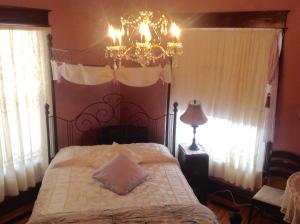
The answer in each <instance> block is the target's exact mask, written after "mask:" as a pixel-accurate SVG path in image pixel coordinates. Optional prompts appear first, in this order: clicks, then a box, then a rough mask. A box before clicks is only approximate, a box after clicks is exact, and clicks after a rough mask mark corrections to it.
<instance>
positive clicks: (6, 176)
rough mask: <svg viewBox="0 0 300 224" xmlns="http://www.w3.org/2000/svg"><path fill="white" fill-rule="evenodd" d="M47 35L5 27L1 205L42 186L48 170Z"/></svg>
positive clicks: (1, 45) (0, 31)
mask: <svg viewBox="0 0 300 224" xmlns="http://www.w3.org/2000/svg"><path fill="white" fill-rule="evenodd" d="M48 33H49V30H48V29H43V28H25V29H22V28H17V27H0V201H3V200H4V197H5V196H6V195H8V196H14V195H17V194H18V193H19V191H24V190H26V189H27V188H28V187H32V186H34V185H35V183H36V182H38V181H41V179H42V177H43V173H44V171H45V168H46V167H47V165H48V161H47V140H46V131H45V126H46V125H45V116H44V104H45V103H46V102H48V103H49V102H50V100H49V99H50V83H51V82H50V75H49V58H48V47H47V34H48Z"/></svg>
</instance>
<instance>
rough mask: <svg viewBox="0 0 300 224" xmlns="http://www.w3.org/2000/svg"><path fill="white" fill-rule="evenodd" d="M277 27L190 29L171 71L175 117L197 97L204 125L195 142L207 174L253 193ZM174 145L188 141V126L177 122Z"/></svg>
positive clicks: (259, 170)
mask: <svg viewBox="0 0 300 224" xmlns="http://www.w3.org/2000/svg"><path fill="white" fill-rule="evenodd" d="M279 34H280V30H275V29H189V30H184V31H183V35H182V39H183V44H184V55H183V56H181V57H179V58H178V59H177V67H176V68H175V69H174V77H173V79H174V80H173V83H172V91H171V100H172V102H174V101H177V102H179V106H180V107H179V115H180V114H181V113H182V112H183V111H184V110H185V109H186V107H187V104H188V102H189V101H190V100H193V99H197V100H200V101H201V102H202V106H203V109H204V111H205V112H206V115H207V116H208V122H207V123H206V124H205V125H202V126H199V128H198V129H197V141H198V143H200V144H202V145H203V146H204V147H205V149H206V150H207V151H208V153H209V156H210V167H209V173H210V175H211V176H215V177H220V178H223V179H225V180H226V181H229V182H231V183H233V184H235V185H238V186H242V187H244V188H249V189H253V188H255V187H256V186H259V185H260V184H261V183H260V182H261V178H260V177H261V174H262V166H263V159H264V149H265V143H264V141H263V138H264V128H263V127H264V103H265V102H264V100H265V98H264V96H265V87H266V83H267V78H268V77H267V76H268V62H269V57H270V51H271V47H272V42H273V39H274V37H276V36H277V35H279ZM177 130H178V133H177V142H178V143H180V142H191V141H192V128H191V127H190V126H188V125H186V124H183V123H182V122H178V129H177Z"/></svg>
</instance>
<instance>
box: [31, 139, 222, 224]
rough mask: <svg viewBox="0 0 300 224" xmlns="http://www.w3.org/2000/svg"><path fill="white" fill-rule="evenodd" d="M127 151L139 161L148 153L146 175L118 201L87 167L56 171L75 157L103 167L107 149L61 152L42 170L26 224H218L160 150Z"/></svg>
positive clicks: (142, 147)
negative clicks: (140, 182) (144, 179)
mask: <svg viewBox="0 0 300 224" xmlns="http://www.w3.org/2000/svg"><path fill="white" fill-rule="evenodd" d="M127 146H128V147H129V148H131V149H132V150H133V151H135V152H137V153H140V155H141V156H145V154H147V156H146V157H147V159H146V160H144V162H142V164H141V166H142V167H143V168H144V169H146V170H147V172H148V173H149V176H148V178H147V180H146V181H145V182H144V183H142V184H141V185H139V186H138V187H136V188H135V189H134V190H133V191H132V192H130V193H129V194H127V195H124V196H120V195H117V194H115V193H113V192H111V191H109V190H107V189H105V188H103V187H102V186H101V184H100V183H99V182H98V181H96V180H94V179H93V178H92V177H91V175H92V173H93V171H94V169H95V168H94V167H93V166H89V163H88V162H87V163H70V164H68V165H66V166H61V167H59V168H54V165H55V164H58V163H60V162H64V161H68V160H70V159H74V158H75V159H76V158H82V159H83V160H88V159H87V158H93V160H92V161H93V163H95V158H99V165H101V164H103V163H104V162H105V161H106V162H107V158H110V157H111V156H109V155H110V150H109V147H110V146H108V145H103V146H84V147H68V148H65V149H63V150H62V151H60V152H59V153H58V154H57V156H56V158H55V159H54V160H53V162H52V163H51V164H50V166H49V168H48V169H47V171H46V174H45V176H44V179H43V183H42V186H41V189H40V192H39V195H38V198H37V200H36V203H35V206H34V209H33V213H32V216H31V218H30V220H29V222H28V223H30V224H35V223H218V222H217V220H216V217H215V215H214V214H213V212H211V211H210V210H209V209H208V208H207V207H205V206H203V205H201V204H200V203H199V202H198V200H197V198H196V197H195V195H194V193H193V192H192V190H191V188H190V187H189V185H188V183H187V181H186V179H185V178H184V176H183V174H182V172H181V171H180V168H179V167H178V164H177V163H176V162H175V161H174V159H172V157H171V156H170V160H168V155H167V154H164V153H165V152H164V150H165V149H163V146H160V145H158V144H130V145H127ZM139 149H140V150H139ZM146 149H147V150H146ZM143 150H144V151H143ZM149 150H150V151H151V150H152V152H153V153H154V154H153V153H152V157H151V155H150V154H151V152H149ZM146 151H147V152H146ZM160 151H161V152H160ZM144 152H145V154H144ZM154 155H156V156H154ZM100 158H101V159H102V160H101V159H100ZM149 158H151V159H149ZM155 158H157V161H155V160H156V159H155ZM120 175H121V174H120Z"/></svg>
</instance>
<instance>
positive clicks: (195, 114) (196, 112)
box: [180, 100, 207, 126]
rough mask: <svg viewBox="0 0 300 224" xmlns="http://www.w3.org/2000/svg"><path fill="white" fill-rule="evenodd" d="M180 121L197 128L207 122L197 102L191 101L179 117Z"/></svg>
mask: <svg viewBox="0 0 300 224" xmlns="http://www.w3.org/2000/svg"><path fill="white" fill-rule="evenodd" d="M180 120H181V121H182V122H184V123H186V124H189V125H191V126H198V125H201V124H205V123H206V122H207V117H206V116H205V114H204V112H203V110H202V107H201V104H200V102H199V101H196V100H193V101H192V102H191V103H190V104H189V106H188V108H187V109H186V111H185V112H184V113H183V114H182V115H181V116H180Z"/></svg>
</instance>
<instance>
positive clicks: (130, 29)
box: [105, 11, 183, 66]
mask: <svg viewBox="0 0 300 224" xmlns="http://www.w3.org/2000/svg"><path fill="white" fill-rule="evenodd" d="M180 33H181V30H180V29H179V27H178V26H177V25H176V23H174V22H172V23H171V24H169V21H168V19H167V18H166V16H165V15H163V14H161V15H160V17H158V18H156V17H154V15H153V12H151V11H140V12H139V15H138V16H137V17H132V16H129V17H127V18H123V17H121V28H120V29H115V28H114V27H113V26H112V25H110V26H109V28H108V36H109V37H110V38H111V40H112V42H111V43H112V44H111V45H110V46H107V47H106V51H105V57H106V58H112V59H113V61H114V66H116V62H121V60H123V59H125V60H130V61H134V62H137V63H139V64H140V65H142V66H148V65H149V64H151V63H155V62H157V61H159V60H161V59H163V60H164V59H166V58H173V57H174V56H175V55H181V54H182V53H183V50H182V49H183V46H182V43H181V42H180V41H179V37H180Z"/></svg>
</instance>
